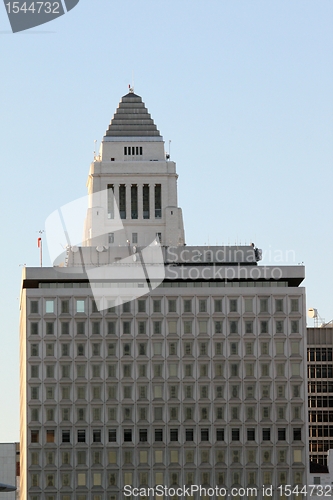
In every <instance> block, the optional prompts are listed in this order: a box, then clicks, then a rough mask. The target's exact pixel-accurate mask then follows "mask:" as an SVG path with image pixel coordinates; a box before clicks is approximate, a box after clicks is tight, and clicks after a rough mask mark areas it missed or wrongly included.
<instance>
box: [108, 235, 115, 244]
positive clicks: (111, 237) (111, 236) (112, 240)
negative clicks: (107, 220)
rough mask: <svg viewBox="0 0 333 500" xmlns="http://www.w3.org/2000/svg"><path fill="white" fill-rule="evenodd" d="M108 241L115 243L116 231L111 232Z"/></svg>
mask: <svg viewBox="0 0 333 500" xmlns="http://www.w3.org/2000/svg"><path fill="white" fill-rule="evenodd" d="M108 242H109V245H112V244H113V243H114V233H109V235H108Z"/></svg>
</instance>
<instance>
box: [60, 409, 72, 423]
mask: <svg viewBox="0 0 333 500" xmlns="http://www.w3.org/2000/svg"><path fill="white" fill-rule="evenodd" d="M61 414H62V420H63V421H64V422H68V421H69V417H70V409H69V408H62V409H61Z"/></svg>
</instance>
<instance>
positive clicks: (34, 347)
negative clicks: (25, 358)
mask: <svg viewBox="0 0 333 500" xmlns="http://www.w3.org/2000/svg"><path fill="white" fill-rule="evenodd" d="M38 355H39V344H30V356H38Z"/></svg>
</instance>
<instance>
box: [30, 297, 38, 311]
mask: <svg viewBox="0 0 333 500" xmlns="http://www.w3.org/2000/svg"><path fill="white" fill-rule="evenodd" d="M30 313H31V314H38V300H32V301H31V302H30Z"/></svg>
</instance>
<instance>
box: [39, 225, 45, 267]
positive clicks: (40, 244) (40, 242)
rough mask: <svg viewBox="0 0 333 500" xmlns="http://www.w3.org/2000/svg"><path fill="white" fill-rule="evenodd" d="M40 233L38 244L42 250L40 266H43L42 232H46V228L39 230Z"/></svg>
mask: <svg viewBox="0 0 333 500" xmlns="http://www.w3.org/2000/svg"><path fill="white" fill-rule="evenodd" d="M38 232H39V234H40V237H39V238H38V246H39V250H40V267H43V240H42V234H43V233H44V230H42V229H41V230H39V231H38Z"/></svg>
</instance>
